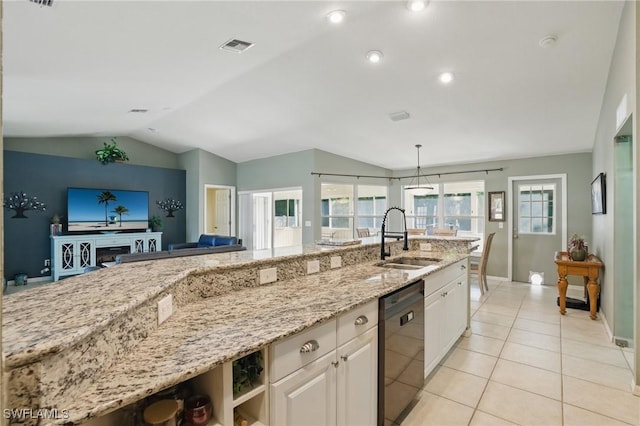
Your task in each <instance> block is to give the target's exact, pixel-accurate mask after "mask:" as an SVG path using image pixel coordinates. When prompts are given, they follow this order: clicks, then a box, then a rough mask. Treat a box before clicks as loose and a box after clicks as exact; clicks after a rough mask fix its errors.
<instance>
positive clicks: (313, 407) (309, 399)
mask: <svg viewBox="0 0 640 426" xmlns="http://www.w3.org/2000/svg"><path fill="white" fill-rule="evenodd" d="M335 359H336V351H335V350H333V351H331V352H329V353H328V354H326V355H324V356H323V357H321V358H318V359H317V360H315V361H313V362H311V363H310V364H307V365H306V366H304V367H302V368H300V369H299V370H297V371H295V372H293V373H291V374H289V375H288V376H286V377H284V378H283V379H281V380H279V381H277V382H275V383H273V384H272V385H271V424H272V425H277V426H330V425H335V424H336V364H335Z"/></svg>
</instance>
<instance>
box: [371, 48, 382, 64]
mask: <svg viewBox="0 0 640 426" xmlns="http://www.w3.org/2000/svg"><path fill="white" fill-rule="evenodd" d="M383 56H384V55H383V54H382V52H381V51H379V50H370V51H368V52H367V60H368V61H369V62H371V63H373V64H377V63H378V62H380V61H381V60H382V57H383Z"/></svg>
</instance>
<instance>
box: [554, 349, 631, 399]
mask: <svg viewBox="0 0 640 426" xmlns="http://www.w3.org/2000/svg"><path fill="white" fill-rule="evenodd" d="M562 374H563V375H565V376H571V377H575V378H577V379H582V380H587V381H589V382H594V383H598V384H601V385H605V386H610V387H612V388H617V389H620V390H622V391H629V390H630V389H631V380H632V378H633V376H632V375H631V371H630V370H629V369H628V368H626V367H624V368H620V367H616V366H614V365H609V364H603V363H601V362H598V361H591V360H588V359H583V358H576V357H573V356H569V355H563V356H562Z"/></svg>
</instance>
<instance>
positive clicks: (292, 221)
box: [274, 199, 300, 228]
mask: <svg viewBox="0 0 640 426" xmlns="http://www.w3.org/2000/svg"><path fill="white" fill-rule="evenodd" d="M274 204H275V221H274V226H275V227H276V228H297V227H299V226H300V200H297V199H285V200H275V201H274Z"/></svg>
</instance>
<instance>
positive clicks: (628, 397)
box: [562, 376, 640, 425]
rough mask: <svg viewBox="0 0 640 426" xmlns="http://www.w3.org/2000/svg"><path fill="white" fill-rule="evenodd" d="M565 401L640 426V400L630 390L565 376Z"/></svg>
mask: <svg viewBox="0 0 640 426" xmlns="http://www.w3.org/2000/svg"><path fill="white" fill-rule="evenodd" d="M562 379H563V391H562V392H563V400H564V402H565V403H566V404H571V405H574V406H577V407H580V408H584V409H585V410H589V411H593V412H596V413H599V414H601V415H604V416H607V417H612V418H614V419H616V420H619V421H622V422H626V423H630V424H632V425H637V424H639V423H638V422H639V419H640V398H639V397H637V396H634V395H633V394H632V393H631V391H630V389H629V390H627V391H622V390H618V389H614V388H610V387H608V386H603V385H598V384H595V383H591V382H587V381H584V380H580V379H576V378H573V377H569V376H563V378H562Z"/></svg>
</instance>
